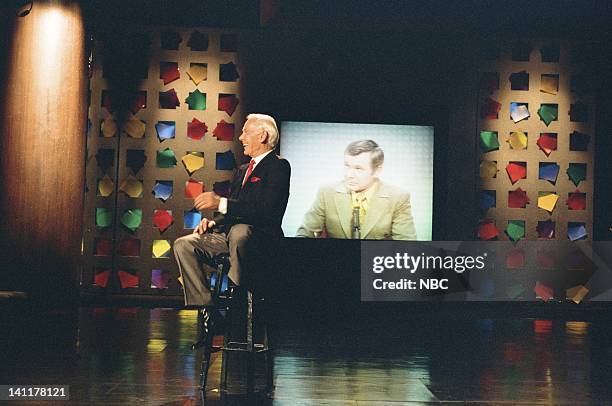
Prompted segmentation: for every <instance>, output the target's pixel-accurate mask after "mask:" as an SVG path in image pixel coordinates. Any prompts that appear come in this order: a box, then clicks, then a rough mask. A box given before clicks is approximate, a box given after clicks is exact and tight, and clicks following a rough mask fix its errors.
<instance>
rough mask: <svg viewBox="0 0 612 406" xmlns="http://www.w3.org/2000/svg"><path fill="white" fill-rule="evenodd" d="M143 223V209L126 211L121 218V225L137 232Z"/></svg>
mask: <svg viewBox="0 0 612 406" xmlns="http://www.w3.org/2000/svg"><path fill="white" fill-rule="evenodd" d="M141 223H142V209H130V210H126V211H125V213H123V216H121V224H123V225H124V226H126V227H127V228H128V229H130V230H132V231H136V230H137V229H138V227H140V224H141Z"/></svg>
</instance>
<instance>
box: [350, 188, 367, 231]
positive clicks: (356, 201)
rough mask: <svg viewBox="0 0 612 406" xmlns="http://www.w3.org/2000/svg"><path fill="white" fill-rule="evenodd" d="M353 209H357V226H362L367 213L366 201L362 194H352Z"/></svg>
mask: <svg viewBox="0 0 612 406" xmlns="http://www.w3.org/2000/svg"><path fill="white" fill-rule="evenodd" d="M353 207H359V224H360V225H363V221H364V220H365V216H366V213H367V212H368V199H367V198H366V195H365V193H364V192H359V193H353Z"/></svg>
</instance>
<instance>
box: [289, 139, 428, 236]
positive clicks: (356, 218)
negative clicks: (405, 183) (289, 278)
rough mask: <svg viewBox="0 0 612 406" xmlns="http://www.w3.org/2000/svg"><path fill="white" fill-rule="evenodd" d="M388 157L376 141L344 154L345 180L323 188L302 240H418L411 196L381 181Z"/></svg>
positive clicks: (300, 232) (352, 146) (355, 145)
mask: <svg viewBox="0 0 612 406" xmlns="http://www.w3.org/2000/svg"><path fill="white" fill-rule="evenodd" d="M384 160H385V155H384V153H383V150H382V149H381V148H380V147H379V146H378V144H377V143H376V142H374V141H372V140H359V141H354V142H351V143H350V144H349V145H348V146H347V147H346V150H345V151H344V180H343V181H341V182H339V183H336V184H334V185H329V186H323V187H321V188H320V189H319V192H318V193H317V197H316V198H315V201H314V203H313V205H312V207H311V208H310V210H309V211H308V212H307V213H306V215H305V216H304V220H303V221H302V225H301V226H300V228H299V229H298V231H297V234H296V236H297V237H310V238H313V237H314V238H318V237H323V236H327V237H329V238H359V239H368V240H384V239H392V240H416V230H415V227H414V221H413V218H412V213H411V210H410V194H409V193H408V192H406V191H403V190H400V189H398V188H395V187H393V186H391V185H388V184H386V183H384V182H382V181H380V180H379V178H378V177H379V175H380V173H381V171H382V167H383V162H384Z"/></svg>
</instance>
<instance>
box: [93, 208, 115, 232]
mask: <svg viewBox="0 0 612 406" xmlns="http://www.w3.org/2000/svg"><path fill="white" fill-rule="evenodd" d="M112 223H113V211H112V210H111V209H105V208H96V226H97V227H100V228H106V227H110V225H111V224H112Z"/></svg>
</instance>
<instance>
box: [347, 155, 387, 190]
mask: <svg viewBox="0 0 612 406" xmlns="http://www.w3.org/2000/svg"><path fill="white" fill-rule="evenodd" d="M380 170H381V167H378V168H376V169H374V168H372V153H371V152H363V153H361V154H359V155H348V154H346V155H344V181H345V183H346V187H347V188H348V189H349V190H352V191H354V192H361V191H362V190H365V189H367V188H368V187H370V186H371V185H372V184H373V183H374V182H375V181H376V179H377V178H378V174H379V173H380Z"/></svg>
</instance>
